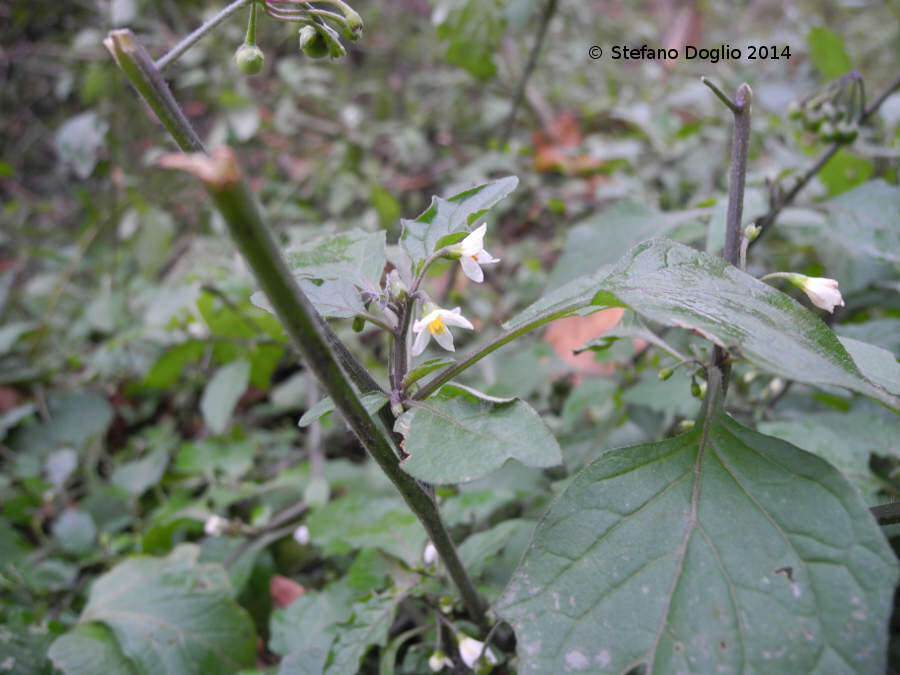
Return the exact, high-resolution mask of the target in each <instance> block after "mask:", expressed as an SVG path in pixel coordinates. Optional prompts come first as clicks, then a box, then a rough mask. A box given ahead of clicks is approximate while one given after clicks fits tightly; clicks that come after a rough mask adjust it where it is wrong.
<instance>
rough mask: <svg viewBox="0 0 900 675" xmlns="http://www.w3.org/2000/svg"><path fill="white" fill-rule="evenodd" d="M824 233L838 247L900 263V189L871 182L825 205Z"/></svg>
mask: <svg viewBox="0 0 900 675" xmlns="http://www.w3.org/2000/svg"><path fill="white" fill-rule="evenodd" d="M823 207H824V208H825V209H826V210H827V211H828V221H829V222H828V224H827V225H826V226H825V227H824V228H823V231H824V232H825V233H826V234H827V235H828V236H829V237H831V238H833V239H834V240H835V241H836V242H837V243H838V244H840V245H841V246H844V247H846V248H850V249H854V250H857V251H861V252H862V253H865V254H866V255H869V256H872V257H873V258H877V259H879V260H886V261H889V262H895V263H896V262H900V187H898V186H896V185H890V184H889V183H887V182H885V181H884V180H882V179H878V180H872V181H868V182H867V183H863V184H862V185H859V186H857V187H855V188H853V189H852V190H849V191H847V192H844V193H843V194H840V195H838V196H837V197H834V198H832V199H829V200H828V201H827V202H825V203H824V204H823Z"/></svg>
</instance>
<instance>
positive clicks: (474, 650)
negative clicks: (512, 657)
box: [456, 633, 497, 669]
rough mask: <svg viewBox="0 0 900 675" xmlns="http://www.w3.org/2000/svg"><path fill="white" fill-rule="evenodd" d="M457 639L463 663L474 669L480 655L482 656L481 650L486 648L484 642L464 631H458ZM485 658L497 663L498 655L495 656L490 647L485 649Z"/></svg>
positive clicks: (489, 661)
mask: <svg viewBox="0 0 900 675" xmlns="http://www.w3.org/2000/svg"><path fill="white" fill-rule="evenodd" d="M456 640H457V642H458V643H459V656H460V658H461V659H462V660H463V663H465V664H466V665H467V666H468V667H469V668H472V669H474V668H475V663H476V662H477V661H478V657H479V656H481V650H482V649H484V643H483V642H480V641H479V640H476V639H475V638H471V637H469V636H468V635H465V634H463V633H457V634H456ZM484 660H485V661H487V662H488V663H491V664H494V663H497V657H496V656H494V653H493V652H492V651H491V650H490V647H489V648H487V649H484Z"/></svg>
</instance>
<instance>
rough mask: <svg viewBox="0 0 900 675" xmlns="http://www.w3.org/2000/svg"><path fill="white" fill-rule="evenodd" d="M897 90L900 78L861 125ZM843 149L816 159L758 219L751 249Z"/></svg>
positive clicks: (834, 148) (878, 98)
mask: <svg viewBox="0 0 900 675" xmlns="http://www.w3.org/2000/svg"><path fill="white" fill-rule="evenodd" d="M897 89H900V76H897V77H896V78H894V80H893V81H892V82H891V83H890V84H889V85H888V86H887V87H885V89H884V91H882V92H881V93H880V94H879V95H878V96H876V97H875V100H874V101H872V102H871V103H870V104H869V105H868V106H866V107H865V109H864V110H863V111H862V112H861V113H860V116H859V119H858V121H859V122H860V123H863V122H865V121H866V120H868V119H869V118H870V117H871V116H872V115H874V114H875V113H876V112H877V110H878V108H880V107H881V104H882V103H884V102H885V100H887V98H888V96H890V95H891V94H893V93H894V92H895V91H896V90H897ZM841 147H842V144H841V143H834V144H832V146H831V147H830V148H828V149H827V150H826V151H825V152H823V153H822V154H821V155H819V157H818V159H816V161H815V162H814V163H813V165H812V166H811V167H809V168H808V169H807V170H806V172H805V173H804V174H803V176H801V178H800V180H799V181H797V183H796V185H794V187H792V188H791V189H790V191H788V192H787V193H786V194H785V195H784V196H783V197H781V198H780V199H777V200H776V201H775V203H774V204H772V206H771V207H770V208H769V211H768V212H767V213H766V214H765V215H763V216H761V217H760V218H758V219H757V221H756V226H757V227H758V228H759V234H758V235H757V236H756V238H755V239H754V240H753V241H751V242H750V244H749V245H750V246H751V247H752V246H753V245H754V244H755V243H756V242H758V241H759V240H760V238H761V237H762V235H764V234H765V233H766V231H767V230H768V229H769V228H770V226H771V225H772V224H773V223H774V222H775V219H776V218H777V217H778V214H780V213H781V211H782V210H783V209H784V208H785V207H787V206H788V205H790V204H791V203H792V202H793V201H794V198H795V197H796V196H797V195H798V194H799V193H800V191H801V190H802V189H803V188H804V187H806V185H807V183H809V181H811V180H812V179H813V178H814V177H815V176H816V174H817V173H819V171H821V170H822V168H823V167H824V166H825V165H826V164H828V160H830V159H831V158H832V157H834V156H835V154H837V151H838V150H840V149H841Z"/></svg>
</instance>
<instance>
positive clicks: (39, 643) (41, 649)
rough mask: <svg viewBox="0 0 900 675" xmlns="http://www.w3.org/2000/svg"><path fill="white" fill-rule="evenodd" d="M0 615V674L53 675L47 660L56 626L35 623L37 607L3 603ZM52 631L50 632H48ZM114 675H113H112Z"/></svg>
mask: <svg viewBox="0 0 900 675" xmlns="http://www.w3.org/2000/svg"><path fill="white" fill-rule="evenodd" d="M4 605H5V607H4V609H5V610H6V611H5V612H3V613H0V620H2V623H0V672H2V673H4V675H7V674H8V675H56V673H58V671H57V670H55V669H54V668H53V664H52V663H51V662H50V660H49V659H48V658H47V649H48V648H49V647H50V646H51V643H52V642H53V639H54V637H55V635H54V633H58V631H57V630H55V628H56V627H55V626H52V624H51V626H52V628H50V630H48V626H47V622H46V621H43V620H40V619H37V617H36V616H35V615H36V614H37V612H38V611H40V610H38V608H37V607H29V608H28V609H25V608H24V607H22V605H21V604H19V605H18V606H17V605H16V604H15V603H9V602H4ZM51 630H52V631H53V632H51ZM113 675H115V674H113Z"/></svg>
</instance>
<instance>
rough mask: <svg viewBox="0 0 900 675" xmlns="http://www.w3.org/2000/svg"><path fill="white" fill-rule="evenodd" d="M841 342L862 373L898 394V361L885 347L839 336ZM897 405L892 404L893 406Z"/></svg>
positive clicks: (899, 376)
mask: <svg viewBox="0 0 900 675" xmlns="http://www.w3.org/2000/svg"><path fill="white" fill-rule="evenodd" d="M839 339H840V341H841V344H842V345H844V348H845V349H846V350H847V351H848V352H849V353H850V356H852V357H853V360H854V361H855V362H856V365H857V366H859V369H860V370H861V371H862V373H863V375H865V376H866V377H868V378H869V379H870V380H871V381H872V382H874V383H876V384H878V385H880V386H882V387H884V389H885V390H887V391H889V392H891V393H892V394H894V395H896V396H900V363H897V357H896V356H894V355H893V354H892V353H891V352H889V351H888V350H887V349H882V348H881V347H876V346H875V345H870V344H868V343H866V342H860V341H859V340H854V339H853V338H848V337H842V338H839ZM896 407H897V405H896V404H894V408H896Z"/></svg>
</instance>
